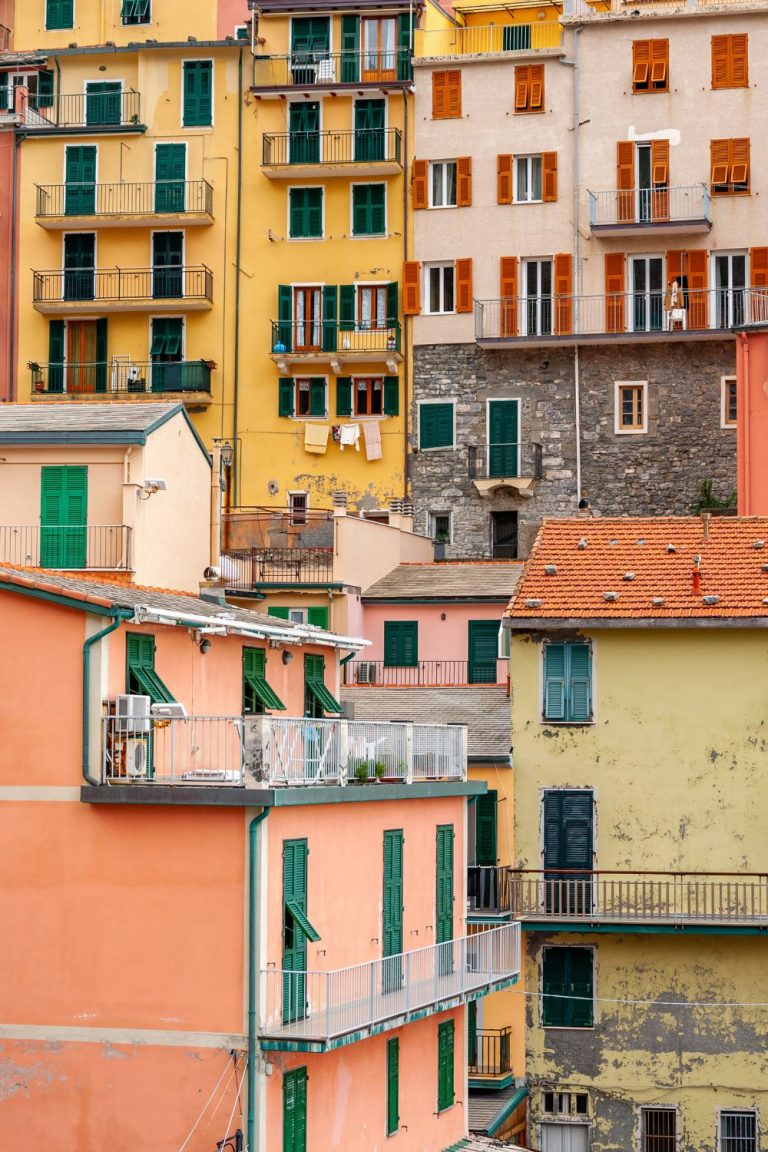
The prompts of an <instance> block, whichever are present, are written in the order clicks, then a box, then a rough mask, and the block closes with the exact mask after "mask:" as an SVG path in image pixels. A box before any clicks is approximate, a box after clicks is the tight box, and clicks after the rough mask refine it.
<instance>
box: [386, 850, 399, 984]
mask: <svg viewBox="0 0 768 1152" xmlns="http://www.w3.org/2000/svg"><path fill="white" fill-rule="evenodd" d="M382 910H383V917H382V941H383V956H384V957H385V961H386V958H387V957H391V956H394V957H396V959H395V960H390V961H389V962H388V963H387V962H385V963H384V965H383V969H384V971H383V991H384V992H392V991H394V989H396V988H400V986H401V985H402V980H403V969H402V960H401V958H400V953H401V952H402V951H403V830H402V828H395V829H391V830H390V831H388V832H385V833H384V899H383V905H382Z"/></svg>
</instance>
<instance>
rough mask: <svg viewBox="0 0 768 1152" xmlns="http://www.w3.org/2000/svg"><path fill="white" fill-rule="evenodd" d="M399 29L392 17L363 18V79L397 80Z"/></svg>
mask: <svg viewBox="0 0 768 1152" xmlns="http://www.w3.org/2000/svg"><path fill="white" fill-rule="evenodd" d="M396 36H397V29H396V25H395V21H394V19H392V18H385V19H383V20H363V80H364V81H375V80H388V81H392V80H396V79H397V52H396V49H395V44H396Z"/></svg>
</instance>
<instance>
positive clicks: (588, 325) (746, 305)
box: [475, 288, 768, 349]
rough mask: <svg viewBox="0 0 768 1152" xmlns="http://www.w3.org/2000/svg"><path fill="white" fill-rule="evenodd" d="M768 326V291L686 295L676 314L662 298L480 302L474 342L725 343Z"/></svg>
mask: <svg viewBox="0 0 768 1152" xmlns="http://www.w3.org/2000/svg"><path fill="white" fill-rule="evenodd" d="M766 322H768V289H764V288H733V289H721V288H712V289H708V288H707V289H705V288H702V289H698V288H688V289H685V288H684V289H683V307H681V308H675V309H673V310H670V311H667V310H666V309H665V308H664V293H663V291H662V290H658V291H649V292H637V293H635V292H621V293H604V294H602V295H593V296H554V295H553V296H539V297H530V296H528V297H513V296H508V297H505V298H502V299H500V300H476V301H475V339H476V341H477V343H478V345H479V346H481V347H485V348H499V349H506V348H541V347H543V346H545V345H547V344H551V345H554V346H558V345H561V346H562V345H573V344H602V343H606V342H607V343H615V344H626V343H635V342H659V341H675V342H677V341H688V340H723V339H726V338H727V337H728V335H729V334H730V333H731V332H732V331H733V330H734V329H736V328H741V327H742V326H744V325H751V324H765V323H766Z"/></svg>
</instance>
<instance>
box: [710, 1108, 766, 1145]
mask: <svg viewBox="0 0 768 1152" xmlns="http://www.w3.org/2000/svg"><path fill="white" fill-rule="evenodd" d="M716 1116H717V1152H731V1149H730V1139H729V1140H728V1143H723V1139H724V1137H723V1116H752V1117H754V1121H755V1140H754V1144H753V1148H752V1152H759V1148H760V1110H759V1108H718V1109H717V1112H716ZM736 1139H737V1140H744V1139H746V1137H743V1136H742V1137H736Z"/></svg>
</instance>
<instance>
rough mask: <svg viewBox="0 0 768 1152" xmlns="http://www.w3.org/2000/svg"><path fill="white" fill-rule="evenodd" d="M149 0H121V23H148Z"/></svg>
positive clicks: (149, 19) (149, 18) (149, 20)
mask: <svg viewBox="0 0 768 1152" xmlns="http://www.w3.org/2000/svg"><path fill="white" fill-rule="evenodd" d="M149 4H150V0H123V9H122V13H121V19H122V22H123V24H149V23H150V22H151V17H150V8H149Z"/></svg>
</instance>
